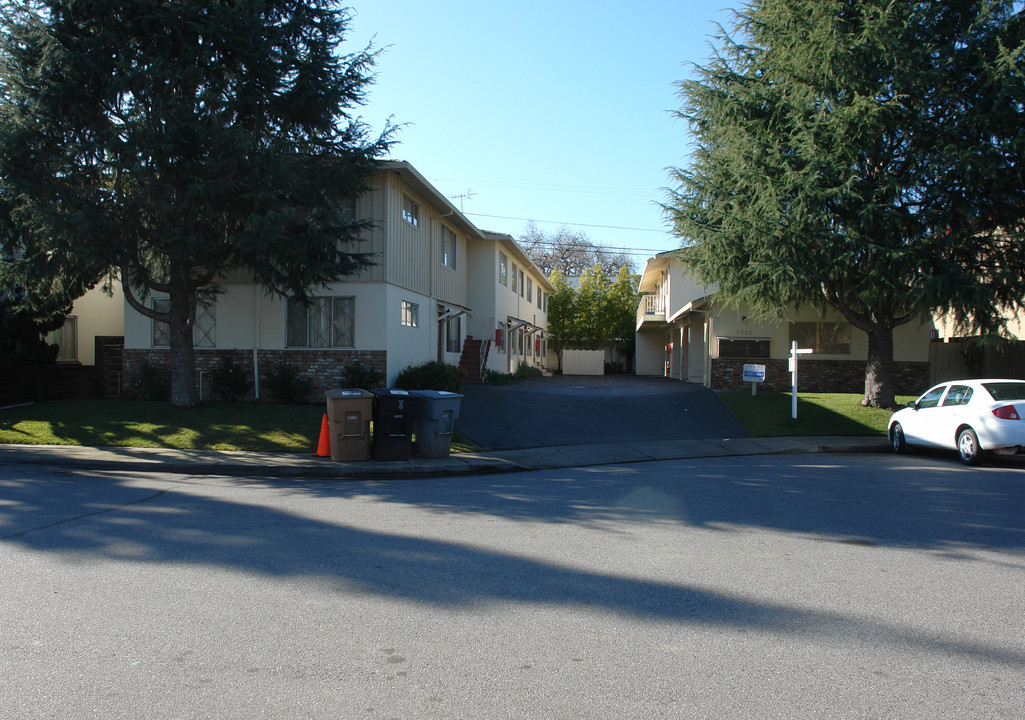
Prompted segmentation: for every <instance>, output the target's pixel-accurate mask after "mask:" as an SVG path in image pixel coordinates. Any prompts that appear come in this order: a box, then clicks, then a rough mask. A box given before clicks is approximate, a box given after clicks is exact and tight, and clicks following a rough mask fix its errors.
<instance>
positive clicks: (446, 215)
mask: <svg viewBox="0 0 1025 720" xmlns="http://www.w3.org/2000/svg"><path fill="white" fill-rule="evenodd" d="M378 168H379V169H380V170H382V171H386V172H393V173H395V174H397V175H398V176H399V177H401V178H402V179H403V180H404V181H405V182H406V183H408V184H409V185H412V186H413V187H414V188H416V189H417V190H419V191H420V192H422V193H423V194H424V195H426V196H427V197H429V198H430V199H431V201H432V202H433V203H434V204H435V205H437V206H439V207H440V208H441V209H442V211H443V214H442V216H441V218H442V219H443V220H445V221H446V222H449V223H451V224H452V225H456V226H458V227H459V228H460V229H461V230H462V231H463V232H465V233H466V234H467V235H469V236H470V237H473V238H477V239H478V240H483V239H484V234H483V232H482V231H481V230H480V228H478V227H477V226H476V225H474V224H473V223H472V222H470V221H469V219H467V217H466V216H465V215H463V213H462V212H461V211H460V210H459V208H457V207H456V206H455V205H453V204H452V201H451V200H449V199H448V198H447V197H445V196H444V195H442V194H441V192H440V191H439V190H438V189H437V188H436V187H434V186H433V185H431V184H430V183H429V182H427V179H426V178H425V177H424V176H423V175H421V174H420V173H419V171H417V169H416V168H415V167H413V166H412V164H410V163H409V162H407V161H405V160H382V161H380V162H379V163H378Z"/></svg>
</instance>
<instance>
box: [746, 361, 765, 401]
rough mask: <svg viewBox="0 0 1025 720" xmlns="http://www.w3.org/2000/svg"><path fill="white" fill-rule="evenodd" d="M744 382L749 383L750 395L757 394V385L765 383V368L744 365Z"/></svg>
mask: <svg viewBox="0 0 1025 720" xmlns="http://www.w3.org/2000/svg"><path fill="white" fill-rule="evenodd" d="M744 382H749V383H751V395H752V396H754V395H757V394H758V383H760V382H765V366H764V365H745V366H744Z"/></svg>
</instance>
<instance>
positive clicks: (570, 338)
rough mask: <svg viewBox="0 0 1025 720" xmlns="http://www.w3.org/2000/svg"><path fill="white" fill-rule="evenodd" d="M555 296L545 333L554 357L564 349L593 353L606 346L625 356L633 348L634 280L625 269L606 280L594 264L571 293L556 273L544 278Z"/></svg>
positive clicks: (635, 300)
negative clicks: (617, 350)
mask: <svg viewBox="0 0 1025 720" xmlns="http://www.w3.org/2000/svg"><path fill="white" fill-rule="evenodd" d="M548 279H549V280H550V281H551V283H552V285H553V286H555V293H554V294H553V295H552V296H551V297H550V298H549V300H548V329H549V331H551V332H552V334H553V335H554V336H555V337H554V340H553V343H554V348H555V351H556V352H557V353H560V354H561V352H562V351H563V350H565V349H567V348H570V349H582V350H596V349H598V348H602V347H605V346H608V345H613V346H618V347H620V348H621V349H623V350H625V351H627V352H629V351H630V350H632V349H633V345H634V327H635V323H636V317H637V302H638V294H637V279H636V278H635V277H634V276H633V275H632V274H631V273H630V269H629V268H628V267H626V266H625V265H624V266H623V267H621V268H620V269H619V273H618V274H617V275H616V277H615V279H614V280H610V279H609V277H608V275H606V273H605V271H604V269H603V268H602V266H601V265H600V264H598V263H595V264H594V266H593V267H591V268H589V269H587V270H585V271H584V273H583V275H581V276H580V287H579V289H573V287H571V286H570V285H569V283H568V282H567V281H566V278H565V277H563V275H562V273H561V272H559V271H558V270H555V271H553V272H552V274H551V275H550V276H549V278H548Z"/></svg>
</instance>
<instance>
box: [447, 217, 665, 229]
mask: <svg viewBox="0 0 1025 720" xmlns="http://www.w3.org/2000/svg"><path fill="white" fill-rule="evenodd" d="M463 215H473V216H475V217H486V218H494V219H496V220H520V221H523V222H535V223H545V224H548V225H569V226H573V227H592V228H602V229H604V230H632V231H634V232H653V233H662V234H668V231H666V230H652V229H651V228H633V227H622V226H619V225H591V224H588V223H573V222H563V221H559V220H536V219H534V218H518V217H507V216H505V215H485V214H483V213H474V212H467V213H463Z"/></svg>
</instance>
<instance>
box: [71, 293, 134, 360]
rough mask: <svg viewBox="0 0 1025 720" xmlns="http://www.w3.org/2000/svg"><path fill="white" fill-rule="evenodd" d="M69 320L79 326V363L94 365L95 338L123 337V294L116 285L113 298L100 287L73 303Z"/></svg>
mask: <svg viewBox="0 0 1025 720" xmlns="http://www.w3.org/2000/svg"><path fill="white" fill-rule="evenodd" d="M71 316H72V317H75V318H77V322H78V361H79V362H80V363H82V364H83V365H94V364H95V363H96V338H97V337H118V336H121V335H124V330H125V311H124V293H123V292H122V291H121V286H120V285H119V284H116V285H115V286H114V287H113V288H112V294H111V295H108V294H107V293H105V292H103V290H102V289H101V286H99V285H97V286H96V287H95V288H93V289H92V290H90V291H89V292H87V293H86V294H85V295H83V296H82V297H80V298H79V299H78V300H76V301H75V302H74V305H73V306H72V308H71Z"/></svg>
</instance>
